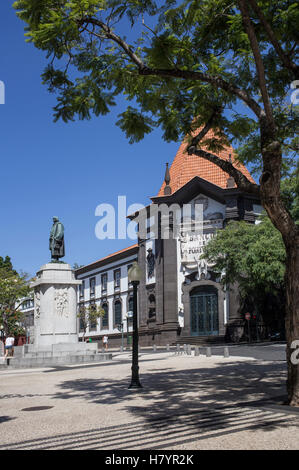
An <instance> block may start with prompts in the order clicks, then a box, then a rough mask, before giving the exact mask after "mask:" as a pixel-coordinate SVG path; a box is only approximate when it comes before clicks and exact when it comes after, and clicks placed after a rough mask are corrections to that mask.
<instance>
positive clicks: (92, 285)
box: [89, 277, 96, 297]
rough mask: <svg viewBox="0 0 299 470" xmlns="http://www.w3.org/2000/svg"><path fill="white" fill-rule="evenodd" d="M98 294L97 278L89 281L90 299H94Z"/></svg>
mask: <svg viewBox="0 0 299 470" xmlns="http://www.w3.org/2000/svg"><path fill="white" fill-rule="evenodd" d="M95 293H96V278H95V277H91V278H90V280H89V294H90V297H94V296H95Z"/></svg>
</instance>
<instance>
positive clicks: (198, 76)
mask: <svg viewBox="0 0 299 470" xmlns="http://www.w3.org/2000/svg"><path fill="white" fill-rule="evenodd" d="M85 23H90V24H93V25H96V26H98V27H99V28H101V29H102V31H103V32H104V34H105V36H106V38H107V39H111V40H112V41H114V42H116V43H117V44H118V45H119V46H120V47H121V48H122V49H123V50H124V52H125V53H126V54H127V55H128V56H129V57H130V59H131V60H132V61H133V63H134V64H135V65H137V67H138V72H139V74H140V75H152V76H158V77H167V78H169V77H172V78H182V79H185V80H196V81H202V82H205V83H210V84H211V85H212V86H213V87H215V88H216V89H219V88H221V89H222V90H224V91H226V92H228V93H231V94H233V95H235V96H237V97H238V98H239V99H241V100H242V101H244V102H245V103H246V104H247V106H248V107H249V108H250V109H251V110H252V111H253V112H254V113H255V115H256V116H257V117H258V119H260V118H261V116H262V114H263V109H262V108H261V107H260V106H259V104H258V103H257V102H256V101H255V100H254V99H253V98H252V97H251V96H250V95H249V94H248V92H247V91H246V90H242V89H240V88H238V87H237V86H236V85H234V84H233V83H230V82H227V81H226V80H224V79H223V78H221V77H219V76H212V75H208V74H206V73H203V72H194V71H190V70H180V69H177V68H175V69H153V68H149V67H147V66H146V65H145V64H144V62H143V61H142V59H141V58H140V57H138V56H137V55H136V54H135V53H134V52H133V51H132V49H131V47H130V46H129V45H128V44H127V43H126V42H125V41H124V40H123V39H122V38H121V37H120V36H118V35H117V34H115V33H114V32H113V31H111V29H110V28H109V27H108V26H107V25H106V24H105V23H103V22H102V21H100V20H98V19H96V18H84V19H83V20H80V21H78V24H79V26H82V25H83V24H85ZM89 33H90V34H94V35H95V36H97V37H100V38H103V37H102V36H100V35H98V34H97V33H95V32H91V31H89Z"/></svg>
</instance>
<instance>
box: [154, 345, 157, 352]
mask: <svg viewBox="0 0 299 470" xmlns="http://www.w3.org/2000/svg"><path fill="white" fill-rule="evenodd" d="M153 351H154V352H156V351H157V346H156V345H155V344H154V346H153Z"/></svg>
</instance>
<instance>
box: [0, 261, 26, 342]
mask: <svg viewBox="0 0 299 470" xmlns="http://www.w3.org/2000/svg"><path fill="white" fill-rule="evenodd" d="M30 291H31V289H30V286H29V281H28V279H27V276H26V275H25V274H18V273H17V271H15V270H14V269H13V266H12V263H11V260H10V258H9V256H6V258H5V259H3V258H2V257H0V323H1V325H2V329H3V330H4V334H5V335H6V336H7V335H8V334H15V335H17V334H20V333H21V332H23V330H22V328H21V327H20V322H21V321H22V319H23V315H22V312H21V311H20V306H21V304H22V301H23V299H24V297H26V296H28V295H29V293H30Z"/></svg>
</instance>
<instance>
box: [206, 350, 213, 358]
mask: <svg viewBox="0 0 299 470" xmlns="http://www.w3.org/2000/svg"><path fill="white" fill-rule="evenodd" d="M206 356H207V357H211V356H212V352H211V348H207V349H206Z"/></svg>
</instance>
